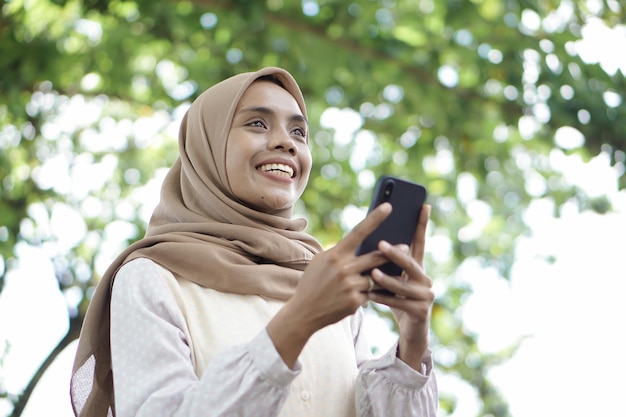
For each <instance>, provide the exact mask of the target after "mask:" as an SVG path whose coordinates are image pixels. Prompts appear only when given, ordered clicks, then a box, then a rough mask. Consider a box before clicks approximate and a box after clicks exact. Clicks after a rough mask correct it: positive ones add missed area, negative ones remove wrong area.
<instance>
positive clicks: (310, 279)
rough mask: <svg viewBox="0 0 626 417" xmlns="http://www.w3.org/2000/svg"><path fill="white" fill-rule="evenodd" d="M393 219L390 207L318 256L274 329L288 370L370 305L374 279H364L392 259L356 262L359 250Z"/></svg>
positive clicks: (376, 254) (372, 255)
mask: <svg viewBox="0 0 626 417" xmlns="http://www.w3.org/2000/svg"><path fill="white" fill-rule="evenodd" d="M389 213H391V205H390V204H388V203H385V204H381V205H379V206H378V207H377V208H376V209H375V210H373V211H372V212H371V213H370V214H369V215H368V216H367V217H366V218H365V219H364V220H363V221H362V222H361V223H359V224H358V225H357V226H356V227H355V228H354V229H353V230H352V231H351V232H350V233H348V234H347V235H346V236H345V237H344V238H343V239H342V240H341V241H340V242H339V243H338V244H337V245H336V246H334V247H333V248H332V249H329V250H327V251H325V252H322V253H319V254H317V255H316V256H315V257H314V258H313V260H312V261H311V263H310V264H309V265H308V267H307V268H306V270H305V271H304V273H303V274H302V278H301V279H300V282H299V284H298V288H297V290H296V293H295V295H294V296H293V297H292V298H291V299H290V300H289V301H288V302H287V303H286V304H285V306H284V307H283V308H282V309H281V310H280V311H279V312H278V313H277V314H276V316H275V317H274V318H273V319H272V320H271V321H270V323H269V324H268V326H267V331H268V334H269V336H270V338H271V339H272V341H273V342H274V345H275V346H276V348H277V350H278V352H279V353H280V355H281V357H282V358H283V360H284V361H285V363H286V364H287V365H288V366H290V367H292V366H293V364H295V361H296V359H297V358H298V356H299V355H300V352H301V351H302V349H303V348H304V345H305V344H306V342H307V340H308V339H309V338H310V337H311V335H313V333H315V332H316V331H317V330H319V329H321V328H323V327H325V326H327V325H329V324H332V323H335V322H337V321H339V320H341V319H343V318H344V317H346V316H349V315H350V314H354V313H355V312H356V310H357V309H358V308H359V307H360V306H361V305H363V304H364V303H365V302H367V300H368V298H369V297H368V294H367V290H368V289H369V279H368V278H367V277H364V276H363V275H361V273H362V272H363V271H367V270H369V269H371V268H374V267H377V266H380V265H383V264H385V263H386V262H388V259H387V257H385V256H384V255H383V254H382V253H381V252H380V251H372V252H369V253H367V254H364V255H361V256H356V249H357V248H358V246H359V245H360V244H361V242H362V241H363V240H364V239H365V238H366V237H367V236H369V234H370V233H372V232H373V231H374V229H376V227H378V225H379V224H381V223H382V222H383V221H384V220H385V219H386V218H387V216H388V215H389Z"/></svg>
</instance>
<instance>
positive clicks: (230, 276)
mask: <svg viewBox="0 0 626 417" xmlns="http://www.w3.org/2000/svg"><path fill="white" fill-rule="evenodd" d="M179 149H180V157H179V158H178V159H177V161H176V162H175V164H174V165H173V166H172V168H171V169H170V171H169V173H168V175H167V177H166V179H165V181H164V184H163V186H162V190H161V200H160V202H159V205H158V206H157V208H156V209H155V211H154V213H153V216H152V219H151V220H150V224H149V227H148V231H147V233H146V236H145V237H144V238H143V239H142V240H140V241H138V242H136V243H135V244H133V245H131V246H130V247H129V248H128V249H127V250H126V251H124V252H123V253H122V254H121V255H120V256H119V257H118V258H117V259H116V260H115V262H114V263H113V264H112V265H111V267H110V268H109V269H108V270H107V272H106V273H105V275H104V277H103V278H102V280H101V282H100V284H99V285H98V288H97V290H96V292H95V294H94V297H93V299H92V301H91V304H90V307H89V310H88V312H87V315H86V318H85V323H84V326H83V330H82V332H81V338H80V342H79V348H78V352H77V356H76V361H75V364H74V372H73V377H72V388H71V393H72V403H73V405H74V410H75V413H76V414H77V415H80V416H105V415H107V413H109V412H114V413H115V415H117V416H119V417H125V416H249V415H250V416H252V415H254V416H278V415H280V416H325V417H328V416H342V417H343V416H383V415H384V416H410V415H420V416H422V415H423V416H434V415H435V414H436V408H437V387H436V381H435V378H434V374H433V373H432V360H431V357H430V352H429V350H428V327H429V321H430V309H431V306H432V302H433V293H432V291H431V290H430V286H431V280H430V278H428V276H426V275H425V273H424V272H423V270H422V268H421V264H422V259H423V254H424V243H425V229H426V223H427V220H428V212H429V208H428V207H426V208H425V210H422V216H421V218H420V221H419V225H418V228H417V230H416V233H415V238H414V241H413V244H412V248H411V250H410V251H409V248H406V247H402V246H397V247H396V246H391V245H389V244H387V243H385V242H381V244H380V245H379V250H378V251H375V252H372V253H369V254H365V255H362V256H359V257H357V256H355V249H356V248H357V247H358V245H359V244H360V242H361V241H362V240H363V238H364V237H365V236H367V235H369V233H370V232H371V231H372V230H374V229H375V228H376V226H377V225H378V224H380V223H381V222H382V221H383V220H384V218H385V217H386V216H387V215H388V214H389V212H390V211H391V207H390V206H389V204H383V205H381V206H379V208H378V209H377V210H374V211H373V212H372V213H371V214H370V215H369V216H368V217H367V218H366V219H365V220H364V221H363V222H361V223H360V224H359V225H358V226H357V227H356V228H355V229H354V230H353V231H352V232H350V233H349V234H348V235H347V236H346V237H345V238H344V239H343V240H342V241H341V242H339V243H338V244H337V245H336V246H335V247H334V248H332V249H330V250H328V251H322V249H321V247H320V245H319V243H318V242H317V241H316V240H315V239H314V238H313V237H311V236H310V235H308V234H307V233H305V232H304V229H305V227H306V222H305V220H304V219H292V218H291V216H292V210H293V206H294V204H295V203H296V201H297V200H298V198H299V197H300V196H301V194H302V192H303V191H304V188H305V186H306V184H307V181H308V177H309V173H310V170H311V160H312V158H311V152H310V149H309V143H308V125H307V120H306V108H305V104H304V99H303V97H302V94H301V92H300V89H299V87H298V85H297V83H296V81H295V80H294V79H293V77H292V76H291V75H290V74H289V73H288V72H286V71H284V70H282V69H279V68H264V69H262V70H260V71H257V72H255V73H245V74H239V75H236V76H234V77H232V78H229V79H227V80H225V81H222V82H221V83H219V84H216V85H215V86H213V87H212V88H210V89H209V90H207V91H206V92H204V93H203V94H202V95H201V96H200V97H199V98H198V99H197V100H196V101H195V102H194V103H193V104H192V106H191V107H190V109H189V111H188V112H187V114H186V115H185V117H184V119H183V122H182V125H181V130H180V136H179ZM389 260H391V261H393V262H395V263H396V264H398V265H399V266H401V267H402V268H403V269H404V271H405V272H404V274H403V276H402V277H401V279H398V277H389V276H385V275H384V274H382V272H380V270H378V269H376V268H375V267H376V266H379V265H382V264H383V263H386V262H387V261H389ZM371 268H374V270H373V271H372V273H371V279H370V278H366V277H364V276H362V275H361V272H362V271H366V270H369V269H371ZM374 283H376V284H378V285H380V286H382V287H384V288H387V289H389V290H391V291H392V292H394V293H395V294H397V295H398V296H397V297H395V296H394V297H390V296H384V295H379V294H376V293H373V292H371V293H370V292H368V289H369V288H371V286H372V285H373V284H374ZM368 300H371V301H374V302H379V303H382V304H385V305H388V306H390V307H391V308H392V309H393V312H394V315H395V317H396V319H397V320H398V324H399V329H400V337H399V341H398V344H397V346H394V347H393V348H392V349H391V350H390V351H389V352H388V353H387V354H386V355H384V356H382V357H381V358H379V359H376V360H372V359H370V355H369V349H368V345H367V341H366V339H365V335H364V334H363V332H361V325H362V321H363V313H362V310H361V308H360V306H361V305H363V304H364V303H365V302H367V301H368Z"/></svg>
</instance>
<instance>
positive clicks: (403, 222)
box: [356, 175, 426, 276]
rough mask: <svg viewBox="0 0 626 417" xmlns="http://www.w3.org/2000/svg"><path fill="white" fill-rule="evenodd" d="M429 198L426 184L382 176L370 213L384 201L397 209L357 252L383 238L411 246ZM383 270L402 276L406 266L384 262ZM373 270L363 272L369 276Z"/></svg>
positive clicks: (389, 273)
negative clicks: (423, 208)
mask: <svg viewBox="0 0 626 417" xmlns="http://www.w3.org/2000/svg"><path fill="white" fill-rule="evenodd" d="M425 201H426V188H425V187H424V186H423V185H420V184H417V183H415V182H412V181H407V180H404V179H401V178H397V177H393V176H389V175H385V176H382V177H380V178H379V179H378V181H377V182H376V186H375V188H374V194H373V196H372V201H371V203H370V207H369V210H368V213H370V212H371V211H372V210H374V209H375V208H376V207H377V206H378V205H380V204H382V203H384V202H389V203H391V206H392V207H393V210H392V211H391V214H390V215H389V217H387V218H386V219H385V221H384V222H382V223H381V224H380V225H379V226H378V227H377V228H376V230H374V231H373V232H372V233H371V234H370V235H369V236H367V237H366V238H365V240H363V242H362V243H361V245H360V246H359V247H358V248H357V251H356V253H357V255H362V254H364V253H368V252H371V251H373V250H375V249H377V248H378V242H380V241H381V240H386V241H387V242H389V243H391V244H392V245H397V244H400V243H404V244H407V245H410V244H411V241H412V240H413V235H414V234H415V229H416V227H417V222H418V219H419V216H420V212H421V211H422V206H423V205H424V202H425ZM379 269H380V270H382V271H383V272H384V273H386V274H388V275H391V276H399V275H400V274H401V273H402V268H400V267H399V266H398V265H396V264H394V263H392V262H388V263H386V264H384V265H381V266H380V267H379ZM369 272H370V271H366V272H364V273H363V274H364V275H367V274H369Z"/></svg>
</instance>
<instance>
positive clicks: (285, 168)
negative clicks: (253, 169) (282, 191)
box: [258, 164, 293, 178]
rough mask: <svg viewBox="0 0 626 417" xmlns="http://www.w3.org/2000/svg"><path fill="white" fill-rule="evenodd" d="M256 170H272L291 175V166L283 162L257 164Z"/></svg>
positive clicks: (286, 175) (276, 172) (289, 176)
mask: <svg viewBox="0 0 626 417" xmlns="http://www.w3.org/2000/svg"><path fill="white" fill-rule="evenodd" d="M258 170H260V171H264V172H269V171H272V172H273V173H275V174H279V175H284V176H285V177H288V178H291V177H293V168H291V167H290V166H289V165H285V164H265V165H261V166H259V168H258Z"/></svg>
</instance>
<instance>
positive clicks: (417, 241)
mask: <svg viewBox="0 0 626 417" xmlns="http://www.w3.org/2000/svg"><path fill="white" fill-rule="evenodd" d="M429 216H430V206H428V205H425V206H424V207H423V208H422V211H421V214H420V218H419V221H418V225H417V228H416V230H415V235H414V236H413V241H412V243H411V247H410V249H409V248H407V247H406V246H404V247H402V246H392V245H390V244H389V243H388V242H384V241H383V242H380V243H379V245H378V249H379V250H380V251H381V252H382V253H383V255H385V256H386V257H387V258H388V259H389V260H390V261H392V262H393V263H395V264H396V265H398V266H399V267H400V268H402V270H403V273H402V276H400V277H392V276H389V275H386V274H384V273H383V272H382V271H381V270H380V269H377V268H376V269H374V270H372V273H371V276H372V279H373V280H374V281H375V282H376V284H378V285H379V286H381V287H383V288H385V289H387V290H389V291H391V292H392V293H393V294H395V295H384V294H381V293H378V292H371V293H369V299H370V300H372V301H374V302H377V303H380V304H384V305H387V306H389V307H390V308H391V310H392V312H393V315H394V316H395V318H396V321H397V322H398V327H399V330H400V340H399V346H398V357H399V358H400V359H402V360H403V361H404V362H406V363H407V364H408V365H409V366H411V367H412V368H413V369H416V370H421V366H422V365H421V364H422V359H423V356H424V353H425V352H426V350H427V349H428V334H429V328H430V314H431V309H432V305H433V302H434V299H435V295H434V293H433V291H432V289H431V287H432V280H431V279H430V277H428V275H426V272H425V271H424V252H425V244H426V226H427V224H428V218H429Z"/></svg>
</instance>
